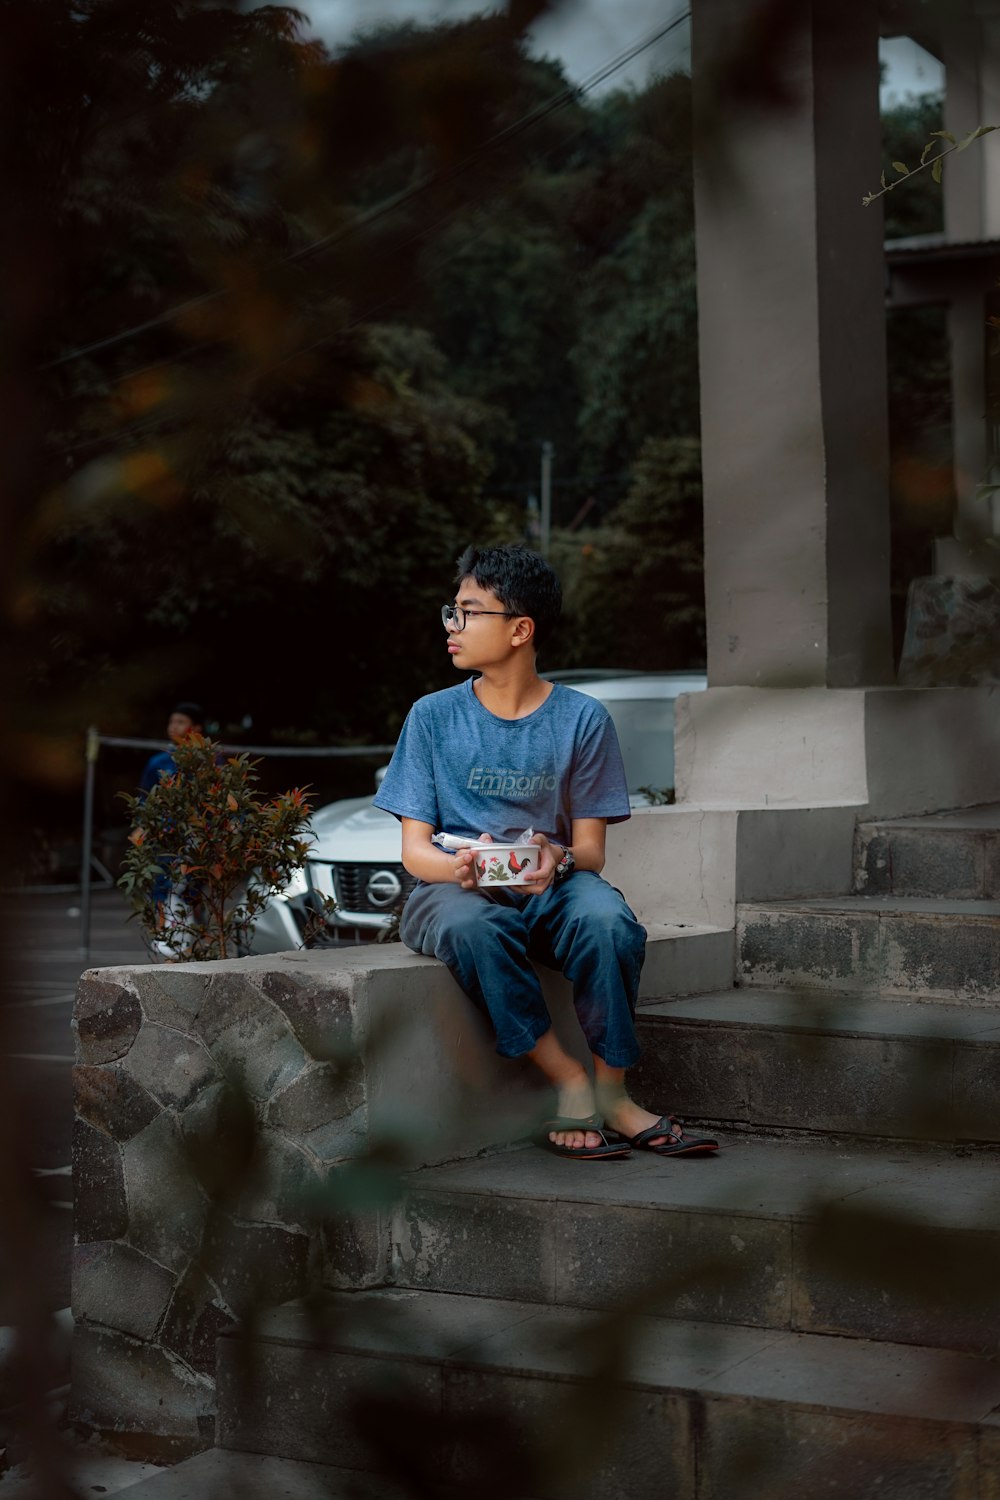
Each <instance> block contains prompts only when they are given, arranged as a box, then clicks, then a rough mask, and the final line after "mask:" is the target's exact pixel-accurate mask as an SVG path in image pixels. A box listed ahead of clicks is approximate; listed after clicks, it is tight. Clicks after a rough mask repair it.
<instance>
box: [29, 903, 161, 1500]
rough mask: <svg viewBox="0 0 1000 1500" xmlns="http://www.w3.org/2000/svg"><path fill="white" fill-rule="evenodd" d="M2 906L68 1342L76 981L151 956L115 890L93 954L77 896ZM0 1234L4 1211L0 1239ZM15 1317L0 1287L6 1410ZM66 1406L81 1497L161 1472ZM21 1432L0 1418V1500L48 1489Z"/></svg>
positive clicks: (36, 1159) (49, 1295)
mask: <svg viewBox="0 0 1000 1500" xmlns="http://www.w3.org/2000/svg"><path fill="white" fill-rule="evenodd" d="M2 899H3V902H4V918H3V931H4V944H5V948H6V952H5V954H4V964H3V973H4V976H5V987H4V989H3V991H2V993H0V1004H2V1007H3V1013H2V1016H0V1021H2V1023H3V1024H2V1026H0V1046H2V1048H3V1050H4V1052H5V1053H6V1056H7V1058H8V1060H9V1062H10V1064H11V1074H12V1076H13V1078H14V1079H15V1083H16V1086H17V1089H18V1095H19V1099H18V1114H17V1118H18V1119H19V1121H20V1123H21V1128H22V1130H23V1131H24V1132H25V1133H26V1135H27V1153H26V1154H27V1159H28V1162H29V1164H30V1166H31V1168H32V1170H33V1180H34V1186H35V1187H36V1188H37V1189H38V1191H39V1192H40V1194H41V1196H42V1198H43V1201H44V1204H45V1230H46V1232H45V1242H44V1249H43V1254H42V1255H41V1257H40V1259H39V1264H38V1275H39V1277H40V1278H41V1279H42V1281H43V1283H44V1287H45V1298H46V1301H47V1303H48V1306H49V1308H50V1310H51V1311H52V1312H53V1313H60V1314H61V1316H60V1317H59V1318H58V1319H57V1324H58V1326H59V1329H60V1332H61V1336H62V1337H63V1338H65V1337H66V1335H67V1333H68V1329H69V1326H70V1325H69V1323H68V1309H69V1303H70V1258H71V1253H72V1246H73V1204H72V1191H73V1184H72V1177H71V1175H70V1141H71V1135H72V1124H73V1096H72V1082H71V1069H72V1065H73V1035H72V1031H71V1029H70V1021H71V1019H72V1015H73V997H74V994H75V991H76V982H77V980H78V979H79V977H80V975H81V974H82V973H83V971H84V970H85V969H89V968H98V967H102V966H104V965H106V964H119V963H134V962H135V961H136V960H137V959H138V960H140V961H144V960H145V959H146V948H145V945H144V943H143V941H142V939H141V937H140V935H139V930H138V928H137V927H136V925H135V923H134V922H129V921H128V908H127V907H126V906H125V904H124V902H123V901H122V899H121V896H120V895H119V893H118V892H117V891H98V892H95V893H94V901H93V912H92V918H93V920H92V925H91V942H90V950H89V952H88V953H84V952H83V951H82V949H81V930H80V905H79V896H74V895H73V894H72V893H69V894H59V893H53V894H52V895H44V896H19V897H5V898H2ZM2 1232H3V1223H2V1208H0V1236H2ZM13 1312H14V1310H13V1307H12V1300H11V1289H10V1288H9V1287H7V1286H4V1285H0V1408H3V1407H4V1406H5V1405H6V1403H7V1402H9V1401H10V1400H11V1399H12V1398H13V1397H14V1396H15V1392H14V1391H13V1390H9V1389H7V1388H6V1385H5V1381H4V1364H5V1359H6V1356H7V1355H8V1354H9V1352H10V1349H11V1345H12V1342H13V1334H12V1331H11V1329H10V1327H9V1325H10V1324H11V1323H12V1322H13V1321H14V1315H13ZM66 1347H67V1348H68V1344H67V1346H66ZM64 1405H65V1394H64V1392H62V1391H54V1392H53V1398H52V1420H53V1428H52V1436H51V1442H52V1443H54V1444H58V1446H59V1447H60V1448H61V1449H62V1450H63V1453H64V1458H63V1462H64V1463H65V1465H66V1466H67V1469H68V1474H69V1476H70V1477H71V1480H72V1484H73V1487H74V1489H75V1491H76V1493H78V1494H80V1495H88V1494H91V1493H96V1494H110V1493H112V1492H113V1491H115V1490H120V1489H123V1488H124V1487H125V1486H127V1485H130V1484H133V1483H135V1482H136V1481H138V1480H140V1479H144V1478H147V1477H148V1476H150V1475H152V1474H155V1473H157V1472H158V1471H157V1470H156V1469H154V1468H152V1467H150V1466H149V1465H147V1464H143V1463H138V1462H135V1461H132V1460H130V1459H128V1458H125V1457H122V1456H120V1455H118V1454H116V1453H114V1452H112V1451H110V1450H108V1449H107V1448H105V1447H103V1446H102V1445H101V1444H100V1443H98V1442H97V1441H96V1440H94V1439H91V1440H89V1441H87V1440H84V1439H83V1438H82V1437H80V1436H78V1435H77V1434H75V1433H74V1432H73V1431H72V1429H69V1428H67V1427H65V1426H64V1425H63V1422H62V1412H63V1408H64ZM18 1432H19V1419H18V1418H17V1416H16V1412H14V1411H6V1412H5V1411H3V1410H0V1500H35V1497H36V1496H38V1495H39V1494H40V1493H42V1492H43V1491H44V1490H45V1489H46V1487H47V1486H46V1481H45V1480H43V1478H42V1476H41V1475H40V1474H39V1472H38V1470H37V1466H36V1463H35V1462H34V1461H32V1459H31V1458H30V1457H26V1456H25V1452H24V1449H23V1444H22V1441H21V1439H20V1438H19V1437H18ZM8 1464H10V1465H11V1467H7V1466H6V1465H8Z"/></svg>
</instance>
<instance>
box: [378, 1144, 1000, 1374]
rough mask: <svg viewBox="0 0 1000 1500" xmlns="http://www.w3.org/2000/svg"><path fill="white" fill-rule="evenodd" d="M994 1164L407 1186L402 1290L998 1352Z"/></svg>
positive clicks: (707, 1165)
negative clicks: (630, 1309) (627, 1310)
mask: <svg viewBox="0 0 1000 1500" xmlns="http://www.w3.org/2000/svg"><path fill="white" fill-rule="evenodd" d="M998 1166H1000V1162H998V1159H997V1156H996V1155H995V1154H992V1153H991V1154H978V1153H977V1154H973V1155H970V1156H966V1157H961V1156H957V1155H956V1153H955V1151H954V1150H940V1149H927V1148H920V1147H914V1146H908V1147H907V1146H900V1145H895V1146H892V1147H890V1148H888V1149H877V1148H874V1147H872V1146H870V1145H867V1144H852V1146H851V1149H850V1150H849V1151H847V1150H845V1149H844V1146H843V1145H842V1144H840V1143H837V1142H825V1141H824V1142H817V1141H811V1140H808V1141H802V1140H774V1139H750V1138H748V1137H746V1136H744V1137H735V1138H732V1139H730V1140H728V1141H726V1140H724V1142H723V1149H722V1151H721V1152H720V1154H719V1155H718V1157H714V1158H711V1159H703V1160H681V1161H677V1160H675V1161H667V1160H663V1159H662V1158H658V1157H655V1156H652V1155H650V1154H649V1153H646V1152H636V1153H634V1154H633V1156H632V1157H630V1158H629V1159H628V1160H626V1161H621V1162H600V1163H592V1164H590V1165H589V1166H587V1165H584V1164H581V1163H578V1162H574V1161H566V1160H560V1159H559V1158H556V1157H554V1156H552V1155H551V1154H549V1153H548V1152H546V1151H543V1150H540V1149H539V1148H538V1147H536V1146H529V1147H527V1148H522V1149H520V1150H514V1151H509V1152H504V1153H502V1154H500V1155H497V1156H493V1157H487V1158H484V1159H482V1160H480V1161H473V1162H463V1163H460V1164H456V1165H454V1166H448V1167H432V1168H427V1169H425V1170H423V1171H421V1172H416V1173H414V1174H412V1176H411V1178H410V1179H409V1182H408V1190H407V1193H406V1197H405V1199H404V1201H403V1202H402V1203H401V1204H400V1205H399V1207H398V1208H397V1209H396V1211H395V1214H394V1219H393V1225H392V1240H393V1280H394V1282H395V1283H396V1284H397V1285H399V1286H406V1287H410V1288H413V1289H415V1290H418V1291H438V1292H459V1293H462V1294H468V1295H470V1296H480V1297H482V1296H493V1297H502V1298H505V1299H510V1300H512V1301H520V1302H532V1303H545V1304H549V1305H558V1306H565V1307H583V1308H588V1307H589V1308H627V1307H629V1306H631V1307H633V1308H636V1307H639V1308H641V1310H642V1311H643V1312H644V1313H646V1314H649V1315H651V1316H656V1317H663V1318H682V1319H683V1318H688V1319H690V1318H695V1319H698V1320H700V1321H704V1322H712V1323H732V1324H737V1323H739V1324H746V1325H753V1326H758V1327H766V1328H773V1329H783V1330H790V1331H796V1332H800V1333H814V1334H819V1333H825V1334H840V1335H846V1336H850V1337H853V1338H863V1339H869V1340H873V1339H874V1340H887V1341H891V1342H895V1343H912V1344H924V1345H933V1346H936V1347H939V1348H951V1349H965V1350H968V1351H970V1352H980V1353H992V1352H994V1350H995V1347H996V1341H995V1329H996V1327H997V1326H998V1323H1000V1279H998V1278H997V1274H996V1267H997V1264H998V1262H1000V1198H998V1195H997V1192H996V1182H997V1169H998Z"/></svg>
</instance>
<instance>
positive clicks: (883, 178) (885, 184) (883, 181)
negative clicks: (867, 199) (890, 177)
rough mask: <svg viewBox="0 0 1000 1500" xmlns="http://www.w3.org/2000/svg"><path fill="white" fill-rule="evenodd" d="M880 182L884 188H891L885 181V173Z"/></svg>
mask: <svg viewBox="0 0 1000 1500" xmlns="http://www.w3.org/2000/svg"><path fill="white" fill-rule="evenodd" d="M879 182H881V184H882V186H883V187H884V188H887V187H888V186H889V184H888V183H887V182H886V180H885V173H884V172H883V173H882V175H881V177H880V178H879Z"/></svg>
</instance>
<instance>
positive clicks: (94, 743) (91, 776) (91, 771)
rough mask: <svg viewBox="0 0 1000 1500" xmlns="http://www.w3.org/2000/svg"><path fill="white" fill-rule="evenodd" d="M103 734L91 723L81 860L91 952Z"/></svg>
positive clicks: (84, 948) (85, 934) (83, 936)
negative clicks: (92, 878)
mask: <svg viewBox="0 0 1000 1500" xmlns="http://www.w3.org/2000/svg"><path fill="white" fill-rule="evenodd" d="M100 749H101V736H100V735H99V734H98V732H97V730H96V728H95V727H94V725H93V724H91V726H90V728H89V729H88V730H87V750H86V759H87V769H86V775H85V778H84V783H83V855H82V858H81V861H80V952H81V954H82V955H83V957H84V958H87V957H88V956H89V954H90V884H91V882H90V866H91V860H92V858H93V852H94V782H95V780H96V774H97V757H98V754H99V753H100Z"/></svg>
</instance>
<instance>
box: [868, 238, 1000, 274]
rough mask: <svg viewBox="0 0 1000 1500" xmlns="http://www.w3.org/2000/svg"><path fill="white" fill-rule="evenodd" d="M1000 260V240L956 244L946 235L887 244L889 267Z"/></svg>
mask: <svg viewBox="0 0 1000 1500" xmlns="http://www.w3.org/2000/svg"><path fill="white" fill-rule="evenodd" d="M992 256H1000V239H988V240H982V239H979V240H953V239H949V238H948V237H947V235H944V234H910V235H907V236H906V237H905V238H904V239H898V240H886V242H885V258H886V261H887V262H888V264H889V265H890V266H907V265H909V266H918V265H928V264H932V263H934V262H941V261H948V260H983V259H988V258H990V257H992Z"/></svg>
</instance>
